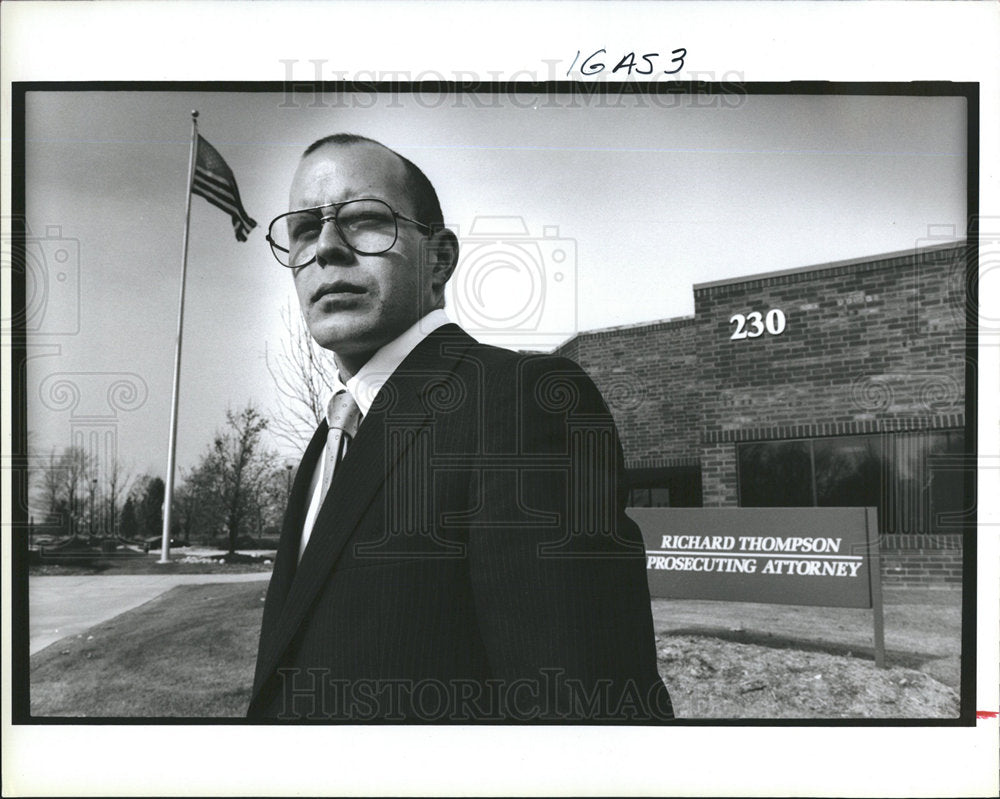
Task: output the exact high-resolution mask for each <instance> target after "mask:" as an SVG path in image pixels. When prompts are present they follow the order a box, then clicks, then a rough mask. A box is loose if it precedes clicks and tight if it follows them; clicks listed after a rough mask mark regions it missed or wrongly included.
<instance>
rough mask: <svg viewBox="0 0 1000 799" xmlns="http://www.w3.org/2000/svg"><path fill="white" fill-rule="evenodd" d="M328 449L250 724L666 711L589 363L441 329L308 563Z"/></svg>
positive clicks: (386, 411)
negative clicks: (307, 532)
mask: <svg viewBox="0 0 1000 799" xmlns="http://www.w3.org/2000/svg"><path fill="white" fill-rule="evenodd" d="M325 438H326V424H325V422H324V423H323V424H321V425H320V427H319V429H318V430H317V431H316V434H315V436H314V437H313V440H312V442H311V443H310V444H309V446H308V448H307V449H306V452H305V455H304V456H303V459H302V463H301V465H300V467H299V470H298V473H297V474H296V478H295V484H294V487H293V489H292V496H291V499H290V502H289V507H288V510H287V512H286V514H285V520H284V529H283V531H282V537H281V542H280V546H279V550H278V555H277V559H276V562H275V568H274V574H273V576H272V578H271V582H270V585H269V587H268V591H267V598H266V601H265V605H264V618H263V623H262V628H261V636H260V647H259V652H258V656H257V669H256V674H255V678H254V688H253V696H252V700H251V703H250V708H249V712H248V715H249V717H250V718H253V719H281V720H301V721H308V720H340V721H353V722H402V721H405V722H439V723H448V722H455V723H469V722H474V721H491V722H572V723H588V722H590V723H594V722H596V723H608V722H626V723H652V722H659V721H662V720H664V719H667V718H670V717H671V715H672V711H671V708H670V699H669V696H668V695H667V691H666V689H665V688H664V686H663V683H662V681H661V680H660V677H659V674H658V673H657V667H656V652H655V646H654V639H653V628H652V618H651V613H650V603H649V593H648V589H647V585H646V574H645V566H644V558H643V548H642V538H641V536H640V534H639V531H638V529H637V527H636V526H635V524H634V523H633V522H632V521H631V520H630V519H628V517H627V516H625V514H624V503H625V496H624V495H623V492H622V491H620V490H619V478H620V477H621V476H622V471H623V463H622V453H621V446H620V444H619V441H618V437H617V434H616V432H615V429H614V424H613V422H612V420H611V416H610V414H609V412H608V410H607V407H606V406H605V404H604V402H603V400H602V399H601V397H600V395H599V393H598V391H597V389H596V388H595V386H594V385H593V383H592V382H591V381H590V379H589V378H588V377H587V376H586V375H585V374H584V373H583V372H582V370H580V368H579V367H578V366H576V364H574V363H573V362H571V361H568V360H566V359H564V358H556V357H552V356H537V355H534V356H528V355H520V354H516V353H512V352H508V351H506V350H502V349H498V348H495V347H488V346H485V345H481V344H479V343H477V342H476V341H475V340H474V339H472V338H471V337H470V336H468V335H467V334H466V333H464V332H463V331H462V330H461V329H460V328H458V327H457V326H456V325H446V326H444V327H442V328H439V329H438V330H436V331H435V332H434V333H432V334H431V335H430V336H428V337H427V338H426V339H425V340H424V341H423V342H422V343H421V344H420V345H419V346H418V347H417V348H416V349H414V351H413V352H412V353H410V355H409V356H408V357H407V358H406V359H405V360H404V362H403V363H402V364H401V365H400V367H399V368H398V369H397V371H396V372H395V373H394V374H393V376H392V377H391V378H390V380H389V381H388V382H387V383H386V384H385V386H384V387H383V389H382V390H381V392H380V393H379V395H378V397H377V398H376V400H375V404H374V405H373V406H372V408H371V409H370V411H369V414H368V416H366V417H365V420H364V422H363V423H362V425H361V428H360V429H359V431H358V435H357V437H356V438H355V440H354V441H353V442H352V444H351V447H350V448H349V449H348V452H347V455H346V457H345V458H344V460H343V462H342V463H341V465H340V466H339V467H338V468H337V470H336V472H335V473H334V477H333V482H332V484H331V487H330V492H329V494H328V495H327V498H326V500H325V501H324V503H323V506H322V508H321V510H320V512H319V515H318V517H317V519H316V523H315V527H314V528H313V533H312V535H311V537H310V539H309V543H308V545H307V548H306V551H305V553H304V555H303V557H302V561H301V563H298V564H297V563H296V561H297V551H298V542H299V535H300V530H301V526H302V520H303V513H304V509H305V507H306V505H307V492H308V485H309V479H310V475H311V474H312V471H313V468H314V466H315V463H316V460H317V458H318V457H319V456H320V454H321V452H322V449H323V446H324V441H325Z"/></svg>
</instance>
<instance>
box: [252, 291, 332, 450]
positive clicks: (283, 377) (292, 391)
mask: <svg viewBox="0 0 1000 799" xmlns="http://www.w3.org/2000/svg"><path fill="white" fill-rule="evenodd" d="M281 321H282V323H283V324H284V328H285V334H286V335H285V336H284V338H283V340H282V343H281V348H280V349H279V350H278V352H277V353H275V354H272V353H269V352H267V351H265V353H264V362H265V364H266V365H267V371H268V373H269V374H270V375H271V379H272V380H273V381H274V386H275V388H276V389H277V391H278V397H279V400H278V402H279V404H280V406H281V412H279V413H278V414H276V415H275V418H274V420H273V422H272V424H271V427H270V430H271V433H272V435H274V436H275V437H276V438H279V439H281V440H283V441H285V442H287V443H289V444H292V445H293V446H295V447H297V448H301V447H302V446H303V445H304V444H305V442H306V441H308V439H309V436H310V435H311V434H312V432H313V430H315V429H316V425H318V424H319V423H320V420H321V419H322V418H323V416H324V415H325V413H326V404H327V402H328V400H329V398H330V395H331V394H332V393H333V391H334V387H335V384H336V381H337V369H336V366H335V365H334V362H333V357H332V356H331V354H330V353H329V352H327V351H326V350H324V349H323V348H322V347H320V346H319V345H318V344H316V342H315V341H314V340H313V338H312V336H311V335H310V334H309V330H308V328H307V327H306V323H305V320H303V318H302V314H301V313H299V312H298V311H293V310H292V309H291V307H290V306H287V305H286V306H285V308H284V309H283V310H282V312H281Z"/></svg>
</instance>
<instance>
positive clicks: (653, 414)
mask: <svg viewBox="0 0 1000 799" xmlns="http://www.w3.org/2000/svg"><path fill="white" fill-rule="evenodd" d="M695 336H696V325H695V322H694V320H693V319H675V320H669V321H666V322H659V323H656V324H651V325H643V326H641V327H634V328H619V329H615V330H603V331H597V332H594V333H583V334H581V335H579V336H577V337H576V338H574V339H572V340H571V341H570V342H568V343H567V344H566V345H564V346H563V347H560V349H559V353H560V354H562V355H565V356H566V357H568V358H572V359H573V360H574V361H576V362H577V363H578V364H580V366H582V367H583V368H584V369H585V370H586V371H587V373H588V374H589V375H590V376H591V377H592V378H593V380H594V382H595V383H596V384H597V387H598V388H600V390H601V393H602V394H603V395H604V398H605V401H606V402H607V403H608V407H609V408H610V409H611V413H612V414H613V415H614V417H615V423H616V424H617V425H618V430H619V433H620V435H621V438H622V447H623V448H624V450H625V459H626V465H627V466H628V467H629V468H640V467H651V466H676V465H683V464H690V463H696V462H697V457H698V432H697V431H698V426H699V424H700V420H699V413H698V407H699V399H700V392H701V387H700V385H699V371H698V352H697V346H696V340H695Z"/></svg>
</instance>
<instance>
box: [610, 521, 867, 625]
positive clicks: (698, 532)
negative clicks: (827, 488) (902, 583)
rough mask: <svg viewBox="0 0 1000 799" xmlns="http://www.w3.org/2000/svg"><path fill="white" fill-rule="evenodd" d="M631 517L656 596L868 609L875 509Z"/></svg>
mask: <svg viewBox="0 0 1000 799" xmlns="http://www.w3.org/2000/svg"><path fill="white" fill-rule="evenodd" d="M628 513H629V515H630V516H631V517H632V518H633V519H635V520H636V522H638V524H639V526H640V527H641V529H642V535H643V539H644V541H645V545H646V574H647V576H648V578H649V589H650V594H651V595H652V596H654V597H664V598H674V599H681V598H683V599H716V600H724V601H743V602H771V603H779V604H790V605H825V606H834V607H855V608H871V607H873V600H874V597H873V593H875V592H877V591H878V586H874V587H873V585H872V574H873V572H872V564H873V563H877V554H878V549H877V546H878V543H877V537H878V529H877V526H876V524H875V511H874V509H871V508H630V509H629V511H628ZM875 574H876V579H877V571H876V572H875Z"/></svg>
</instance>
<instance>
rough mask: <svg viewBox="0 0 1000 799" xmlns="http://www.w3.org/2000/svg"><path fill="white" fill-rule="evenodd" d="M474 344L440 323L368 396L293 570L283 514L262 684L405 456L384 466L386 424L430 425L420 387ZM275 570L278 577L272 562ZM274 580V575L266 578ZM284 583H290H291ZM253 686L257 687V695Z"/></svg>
mask: <svg viewBox="0 0 1000 799" xmlns="http://www.w3.org/2000/svg"><path fill="white" fill-rule="evenodd" d="M473 344H475V340H474V339H473V338H472V337H471V336H469V335H468V334H466V333H465V332H464V331H462V330H461V328H459V327H458V326H457V325H454V324H449V325H445V326H443V327H440V328H438V329H437V330H435V331H434V332H433V333H431V334H430V335H429V336H427V338H425V339H424V340H423V341H422V342H421V343H420V344H419V345H417V347H416V348H415V349H414V350H413V352H411V353H410V354H409V355H408V356H407V357H406V359H405V360H404V361H403V363H401V364H400V366H399V368H398V369H397V370H396V371H395V372H394V373H393V374H392V377H390V378H389V380H388V381H387V382H386V384H385V385H384V386H383V387H382V390H381V391H380V392H379V394H378V396H377V397H376V398H375V402H374V403H373V404H372V407H371V409H370V410H369V413H368V415H367V416H366V417H365V418H364V420H363V422H362V423H361V427H360V428H359V429H358V435H357V437H356V438H355V439H354V441H352V442H351V445H350V447H349V448H348V450H347V455H346V456H345V457H344V460H343V461H342V462H341V463H340V464H339V465H338V467H337V469H336V471H335V472H334V474H333V480H332V482H331V484H330V490H329V493H328V494H327V497H326V499H325V500H324V502H323V506H322V507H321V508H320V511H319V514H318V515H317V517H316V523H315V525H314V527H313V532H312V534H311V535H310V536H309V543H308V544H307V545H306V550H305V552H304V553H303V556H302V562H301V563H299V564H298V568H295V563H296V560H297V556H298V542H299V537H300V532H301V518H302V517H301V512H300V511H294V510H292V509H291V508H290V509H289V511H288V513H287V514H286V517H285V529H284V530H283V531H282V550H281V553H280V554H281V555H283V556H284V557H283V558H282V560H283V561H284V563H283V565H282V570H281V572H280V576H281V580H282V582H280V583H279V584H278V585H277V586H276V587H277V588H279V589H282V590H281V594H280V596H282V597H284V602H282V605H281V612H280V615H279V616H278V618H277V621H276V623H275V625H274V626H273V627H272V628H271V629H270V630H268V632H269V633H270V636H269V639H268V640H269V644H263V642H264V641H265V639H264V632H263V631H262V634H261V639H262V651H261V656H262V658H263V661H262V663H261V664H259V665H261V666H263V673H262V675H261V677H262V679H261V683H263V681H264V679H266V677H267V676H268V675H269V674H270V673H271V672H272V671H273V669H274V668H275V667H276V666H277V663H278V660H279V659H280V657H281V654H282V652H284V650H285V648H286V647H287V646H288V644H289V642H290V641H291V640H292V637H293V636H294V635H295V633H296V631H297V630H298V627H299V625H300V624H301V623H302V620H303V618H304V617H305V615H306V612H307V611H308V610H309V607H310V605H311V604H312V602H313V600H314V599H315V598H316V595H317V593H318V592H319V591H320V589H321V588H322V587H323V584H324V582H325V580H326V579H327V577H328V576H329V574H330V571H331V570H332V569H333V566H334V563H335V562H336V560H337V558H338V556H339V555H340V553H341V551H342V550H343V548H344V545H345V544H346V543H347V541H348V539H350V537H351V536H352V534H353V533H354V531H355V528H356V527H357V524H358V522H359V521H360V519H361V517H362V515H363V514H364V512H365V511H366V510H367V509H368V507H369V505H370V504H371V503H372V501H373V500H374V499H375V497H376V496H377V495H378V492H379V489H380V488H381V486H382V485H383V483H384V482H385V480H386V478H387V477H388V475H389V473H390V472H391V470H392V469H393V468H394V467H395V465H396V463H397V462H398V460H399V459H400V458H401V457H402V456H403V455H404V454H405V452H406V449H407V446H402V447H400V449H399V450H398V452H394V453H393V462H392V463H388V462H387V448H386V428H387V426H388V425H389V424H391V423H392V421H393V419H394V418H397V417H398V418H406V419H407V420H414V421H417V422H418V424H420V425H424V424H426V423H427V422H428V421H429V420H430V417H431V411H430V409H429V408H428V407H427V405H426V402H425V400H424V397H423V390H424V389H425V388H426V387H427V385H428V383H429V382H432V381H433V380H434V379H435V378H437V379H440V378H442V377H446V376H447V375H448V374H450V373H451V371H452V370H453V369H454V367H455V366H456V364H457V363H458V361H459V359H460V358H461V356H462V354H463V353H464V352H465V350H467V349H468V348H469V347H470V346H472V345H473ZM320 427H321V430H322V431H323V434H324V436H323V437H320V431H319V430H317V433H316V435H315V436H314V437H313V441H312V442H311V443H310V445H309V448H308V449H307V450H306V455H305V456H304V457H303V460H302V466H301V467H300V469H299V471H300V474H298V475H296V488H297V489H298V488H300V485H299V484H300V482H301V481H302V480H303V478H304V480H305V485H306V488H308V484H309V477H308V476H305V475H304V474H303V473H306V475H308V474H311V470H310V469H309V468H308V466H307V464H310V463H315V462H316V458H317V457H318V452H319V451H321V449H322V446H323V442H324V441H325V431H326V424H325V423H324V424H322V425H321V426H320ZM317 441H318V442H319V443H318V444H317ZM313 450H315V452H313ZM311 453H312V457H311V458H310V454H311ZM292 499H293V501H295V502H296V504H297V507H298V508H301V507H303V504H304V502H305V490H304V489H303V490H302V492H301V494H296V492H294V491H293V498H292ZM290 519H291V520H292V522H291V523H292V524H296V525H298V528H297V529H296V528H294V527H293V529H291V530H289V529H288V525H289V523H290V521H289V520H290ZM289 564H290V568H289ZM275 568H276V572H277V564H276V565H275ZM292 575H294V576H292ZM277 578H278V574H277V573H276V576H275V578H272V579H277ZM286 581H290V585H289V584H288V582H286ZM286 586H287V587H286ZM265 648H266V651H265ZM259 688H260V686H258V690H259Z"/></svg>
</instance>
